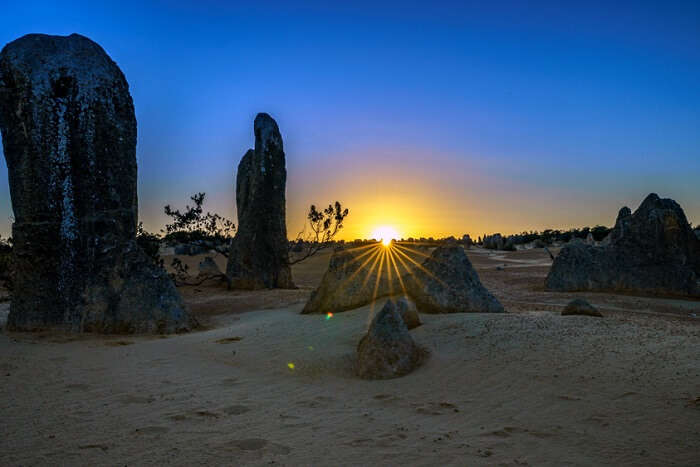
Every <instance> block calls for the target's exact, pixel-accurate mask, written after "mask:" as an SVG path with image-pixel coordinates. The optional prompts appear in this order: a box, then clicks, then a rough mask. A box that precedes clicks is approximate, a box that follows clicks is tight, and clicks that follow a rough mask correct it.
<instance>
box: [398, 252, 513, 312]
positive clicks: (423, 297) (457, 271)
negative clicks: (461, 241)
mask: <svg viewBox="0 0 700 467" xmlns="http://www.w3.org/2000/svg"><path fill="white" fill-rule="evenodd" d="M409 280H410V281H411V285H410V286H409V287H407V289H408V292H409V295H410V297H411V298H412V299H413V300H414V301H415V302H416V306H417V307H418V310H419V311H420V312H422V313H459V312H482V313H503V312H504V311H505V310H504V309H503V306H502V305H501V304H500V303H499V301H498V300H497V299H496V297H494V296H493V295H492V294H491V293H490V292H489V291H488V290H486V288H485V287H484V286H483V285H482V284H481V281H480V280H479V276H478V275H477V273H476V271H475V270H474V268H473V267H472V264H471V262H470V261H469V258H467V255H466V253H464V249H463V248H462V247H460V246H458V245H451V246H450V245H448V246H440V247H438V248H436V249H435V250H434V251H433V253H432V255H431V256H430V257H429V258H427V259H426V260H425V261H424V262H423V265H422V267H421V268H416V269H414V270H413V274H412V276H411V277H410V279H409Z"/></svg>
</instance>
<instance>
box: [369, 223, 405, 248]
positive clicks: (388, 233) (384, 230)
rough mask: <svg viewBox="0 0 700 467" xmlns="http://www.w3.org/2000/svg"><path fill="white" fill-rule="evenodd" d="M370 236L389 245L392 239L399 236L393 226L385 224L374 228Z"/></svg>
mask: <svg viewBox="0 0 700 467" xmlns="http://www.w3.org/2000/svg"><path fill="white" fill-rule="evenodd" d="M372 238H376V239H378V240H380V241H381V242H382V244H383V245H384V246H389V245H391V241H392V240H396V239H397V238H399V233H398V232H397V231H396V229H394V228H393V227H389V226H386V225H385V226H381V227H377V228H376V229H374V231H373V232H372Z"/></svg>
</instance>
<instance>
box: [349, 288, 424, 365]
mask: <svg viewBox="0 0 700 467" xmlns="http://www.w3.org/2000/svg"><path fill="white" fill-rule="evenodd" d="M421 356H422V352H421V349H420V348H419V347H418V346H417V345H416V343H415V342H414V341H413V338H412V337H411V334H409V332H408V327H406V324H405V323H404V321H403V319H402V318H401V315H400V314H399V311H398V310H397V308H396V304H395V303H394V302H393V301H391V300H387V302H386V304H385V305H384V307H383V308H382V309H381V311H379V313H377V314H376V315H375V317H374V319H373V320H372V324H370V326H369V330H368V331H367V334H366V335H365V336H364V337H363V338H362V339H361V340H360V343H359V344H358V346H357V374H358V375H359V376H360V377H361V378H365V379H388V378H396V377H398V376H403V375H405V374H408V373H410V372H411V371H413V369H415V368H416V367H417V366H418V364H419V363H420V360H421Z"/></svg>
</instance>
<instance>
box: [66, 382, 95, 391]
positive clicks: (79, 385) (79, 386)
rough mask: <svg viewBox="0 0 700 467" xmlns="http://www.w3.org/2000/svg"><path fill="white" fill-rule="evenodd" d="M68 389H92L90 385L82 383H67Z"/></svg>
mask: <svg viewBox="0 0 700 467" xmlns="http://www.w3.org/2000/svg"><path fill="white" fill-rule="evenodd" d="M66 389H75V390H78V391H86V390H88V389H90V386H89V385H87V384H82V383H74V384H66Z"/></svg>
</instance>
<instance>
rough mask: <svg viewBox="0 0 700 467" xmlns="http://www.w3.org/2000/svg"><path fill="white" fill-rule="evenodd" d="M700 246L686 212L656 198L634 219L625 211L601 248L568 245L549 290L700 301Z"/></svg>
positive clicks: (552, 274)
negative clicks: (689, 297) (629, 293)
mask: <svg viewBox="0 0 700 467" xmlns="http://www.w3.org/2000/svg"><path fill="white" fill-rule="evenodd" d="M699 280H700V241H698V239H697V237H696V236H695V234H694V233H693V231H692V230H691V229H690V226H689V224H688V221H687V219H686V217H685V214H684V213H683V210H682V209H681V207H680V206H679V205H678V203H676V202H675V201H673V200H672V199H661V198H659V197H658V196H657V195H656V194H654V193H652V194H650V195H649V196H647V198H646V199H645V200H644V201H643V202H642V204H641V205H640V206H639V208H638V209H637V210H636V211H635V213H634V214H632V213H631V211H630V209H629V208H626V207H625V208H622V209H621V210H620V212H619V214H618V217H617V221H616V222H615V227H614V228H613V230H612V232H610V235H608V237H607V238H606V239H605V242H603V244H602V245H601V246H599V247H593V246H590V245H585V244H583V243H581V242H576V243H571V244H568V245H566V246H565V247H564V248H563V249H562V250H561V252H560V253H559V255H558V256H557V257H556V259H555V260H554V263H553V264H552V269H551V270H550V271H549V274H548V275H547V279H546V287H547V288H548V289H550V290H565V291H575V290H598V291H622V292H642V293H652V294H671V295H686V296H693V297H697V296H700V284H699Z"/></svg>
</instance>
